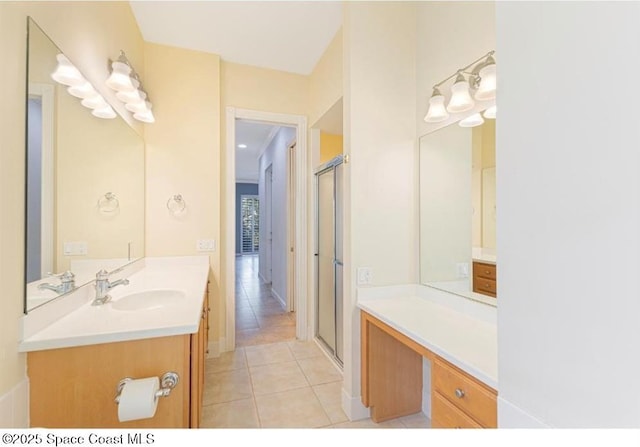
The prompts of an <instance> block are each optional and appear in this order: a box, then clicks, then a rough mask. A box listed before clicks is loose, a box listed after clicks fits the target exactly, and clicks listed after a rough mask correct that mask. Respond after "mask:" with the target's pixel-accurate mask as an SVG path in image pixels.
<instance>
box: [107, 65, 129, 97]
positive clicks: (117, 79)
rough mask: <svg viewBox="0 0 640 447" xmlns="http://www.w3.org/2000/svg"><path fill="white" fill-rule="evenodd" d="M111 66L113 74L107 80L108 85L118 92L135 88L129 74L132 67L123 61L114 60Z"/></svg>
mask: <svg viewBox="0 0 640 447" xmlns="http://www.w3.org/2000/svg"><path fill="white" fill-rule="evenodd" d="M111 68H112V71H111V75H109V78H108V79H107V80H106V81H105V84H107V87H109V88H111V89H113V90H116V91H118V92H121V91H132V90H135V87H134V85H133V82H132V81H131V77H130V76H129V74H130V73H131V67H129V66H128V65H127V64H125V63H123V62H114V63H113V64H111Z"/></svg>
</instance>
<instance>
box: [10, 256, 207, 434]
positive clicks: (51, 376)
mask: <svg viewBox="0 0 640 447" xmlns="http://www.w3.org/2000/svg"><path fill="white" fill-rule="evenodd" d="M127 270H129V271H127ZM208 274H209V262H208V257H206V256H205V257H184V258H156V259H153V258H145V259H142V260H139V261H136V262H135V263H133V264H132V265H131V266H129V267H127V268H126V269H125V270H123V271H122V272H119V273H117V274H114V279H115V278H117V277H118V276H126V277H127V278H128V279H129V284H128V285H126V286H119V287H116V288H114V289H113V290H112V291H111V292H110V294H111V296H112V299H111V300H110V301H109V302H107V303H105V304H102V305H98V306H94V305H92V302H93V301H94V295H95V290H94V288H93V287H92V286H91V285H88V286H85V287H82V288H79V289H78V290H77V291H76V292H74V293H73V294H70V295H69V296H65V297H61V298H59V299H57V300H55V301H53V302H51V303H49V304H47V305H46V306H43V307H42V308H39V309H36V310H34V311H33V312H30V313H29V314H28V315H27V316H26V317H25V319H30V320H28V321H25V322H24V323H25V324H24V330H25V338H24V339H23V340H22V342H21V344H20V350H21V351H23V352H27V368H28V370H27V374H28V376H29V382H30V396H31V398H30V415H31V416H30V418H31V426H40V427H51V428H90V427H95V428H189V427H192V428H195V427H198V426H199V424H200V416H201V408H202V393H203V383H204V360H205V355H206V351H207V349H208V348H207V340H208V330H209V327H208V313H209V303H208V298H207V278H208ZM65 299H66V300H67V301H70V300H75V301H76V306H75V307H73V308H70V309H67V310H57V311H56V309H55V308H54V305H58V306H59V307H62V306H65V303H64V300H65ZM59 301H60V302H59ZM78 303H79V305H77V304H78ZM67 305H69V303H67ZM47 308H50V309H47ZM39 310H40V311H42V312H40V313H39V312H38V311H39ZM47 310H49V311H50V312H49V313H51V312H53V313H55V312H62V313H65V312H66V313H65V314H64V315H60V316H59V318H52V317H50V316H45V315H42V313H44V312H45V311H47ZM68 310H70V311H68ZM67 311H68V312H67ZM48 320H52V321H48ZM166 372H175V373H177V374H178V376H179V382H178V384H177V386H176V387H175V388H174V389H172V390H171V392H170V394H169V395H168V396H166V397H159V398H158V405H157V410H156V412H155V415H154V416H153V417H152V418H148V419H139V420H134V421H129V422H119V420H118V404H117V403H116V402H115V397H116V395H117V386H118V383H119V381H120V380H122V379H124V378H127V377H129V378H133V379H138V378H146V377H154V376H157V377H161V376H162V375H163V374H164V373H166Z"/></svg>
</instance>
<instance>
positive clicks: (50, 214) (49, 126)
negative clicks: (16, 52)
mask: <svg viewBox="0 0 640 447" xmlns="http://www.w3.org/2000/svg"><path fill="white" fill-rule="evenodd" d="M28 90H29V91H28V97H30V98H32V97H37V98H40V99H41V101H42V129H41V131H42V172H41V176H42V181H41V185H40V188H41V200H42V204H41V229H40V232H41V234H40V252H41V258H40V270H41V274H42V276H41V277H42V278H44V277H45V276H46V274H48V273H55V272H54V268H53V266H54V264H55V245H54V244H55V241H54V239H55V236H54V227H55V222H54V219H55V213H54V202H55V169H54V166H55V154H54V120H55V111H54V108H55V107H54V105H55V97H54V95H55V90H54V87H53V85H51V84H43V83H37V82H30V83H29V86H28ZM25 276H26V273H25Z"/></svg>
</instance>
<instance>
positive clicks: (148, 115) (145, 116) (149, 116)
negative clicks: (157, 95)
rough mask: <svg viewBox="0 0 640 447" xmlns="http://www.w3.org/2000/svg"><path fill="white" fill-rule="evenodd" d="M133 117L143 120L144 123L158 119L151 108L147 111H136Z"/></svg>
mask: <svg viewBox="0 0 640 447" xmlns="http://www.w3.org/2000/svg"><path fill="white" fill-rule="evenodd" d="M133 117H134V118H135V119H137V120H138V121H142V122H143V123H153V122H155V121H156V119H155V117H154V116H153V113H152V112H151V109H147V110H146V111H144V112H140V113H134V114H133Z"/></svg>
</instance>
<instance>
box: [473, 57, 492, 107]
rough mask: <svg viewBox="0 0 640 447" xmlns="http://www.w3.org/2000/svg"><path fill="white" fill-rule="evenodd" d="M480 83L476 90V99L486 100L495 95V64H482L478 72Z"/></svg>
mask: <svg viewBox="0 0 640 447" xmlns="http://www.w3.org/2000/svg"><path fill="white" fill-rule="evenodd" d="M478 75H479V76H480V85H479V86H478V90H476V93H475V95H474V96H475V98H476V99H477V100H478V101H487V100H489V99H494V98H495V97H496V64H489V65H486V66H484V67H483V68H482V69H481V70H480V72H479V73H478Z"/></svg>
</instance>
